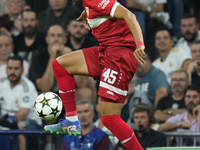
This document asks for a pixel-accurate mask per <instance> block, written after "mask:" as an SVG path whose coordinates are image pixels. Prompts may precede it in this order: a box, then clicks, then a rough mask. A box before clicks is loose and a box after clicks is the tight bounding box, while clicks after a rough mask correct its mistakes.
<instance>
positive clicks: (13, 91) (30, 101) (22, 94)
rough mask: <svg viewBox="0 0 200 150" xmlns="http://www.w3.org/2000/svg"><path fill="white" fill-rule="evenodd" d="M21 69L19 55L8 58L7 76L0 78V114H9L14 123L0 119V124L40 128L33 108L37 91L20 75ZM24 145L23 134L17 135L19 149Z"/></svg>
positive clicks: (39, 122)
mask: <svg viewBox="0 0 200 150" xmlns="http://www.w3.org/2000/svg"><path fill="white" fill-rule="evenodd" d="M23 70H24V69H23V59H22V58H21V57H19V56H12V57H9V58H8V60H7V68H6V72H7V78H3V79H1V80H0V85H1V86H0V104H1V115H9V116H10V118H11V120H12V121H13V122H14V123H12V122H9V121H7V120H4V119H1V120H0V125H1V126H5V127H9V128H11V129H13V128H14V129H40V128H41V125H42V121H41V119H40V118H39V117H38V115H37V114H36V113H35V110H34V102H35V99H36V98H37V91H36V89H35V86H34V85H33V83H32V82H31V81H30V80H28V79H27V78H26V77H24V76H22V73H23ZM15 121H16V122H15ZM31 143H34V142H33V141H31V142H30V143H29V144H31ZM25 146H26V145H25V138H24V136H22V135H19V147H20V150H22V149H25ZM30 148H31V147H30Z"/></svg>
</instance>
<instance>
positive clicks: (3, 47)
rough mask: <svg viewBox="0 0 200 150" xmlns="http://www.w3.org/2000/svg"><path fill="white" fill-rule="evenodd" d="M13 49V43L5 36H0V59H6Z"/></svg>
mask: <svg viewBox="0 0 200 150" xmlns="http://www.w3.org/2000/svg"><path fill="white" fill-rule="evenodd" d="M12 51H13V45H12V44H11V43H10V40H9V38H8V37H7V36H4V35H3V36H0V60H2V61H6V60H7V59H8V57H9V56H10V55H11V53H12Z"/></svg>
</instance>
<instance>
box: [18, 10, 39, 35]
mask: <svg viewBox="0 0 200 150" xmlns="http://www.w3.org/2000/svg"><path fill="white" fill-rule="evenodd" d="M37 23H38V22H37V19H36V14H35V13H34V12H24V13H23V18H22V29H23V32H24V34H25V35H27V36H29V37H32V36H34V35H35V34H36V30H37Z"/></svg>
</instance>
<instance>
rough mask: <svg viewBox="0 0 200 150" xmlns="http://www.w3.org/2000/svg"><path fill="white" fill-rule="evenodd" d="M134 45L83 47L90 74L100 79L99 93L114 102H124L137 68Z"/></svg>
mask: <svg viewBox="0 0 200 150" xmlns="http://www.w3.org/2000/svg"><path fill="white" fill-rule="evenodd" d="M133 51H134V47H108V48H105V49H104V50H103V51H100V50H99V47H98V46H94V47H91V48H86V49H83V53H84V56H85V60H86V64H87V67H88V72H89V75H90V76H92V77H93V78H94V79H100V84H99V91H98V95H99V96H102V97H106V98H108V99H110V100H111V101H112V102H116V103H124V101H125V98H126V95H127V91H128V85H129V82H130V80H131V79H132V78H133V76H134V74H135V71H136V69H137V65H138V62H137V60H136V59H135V57H134V55H133Z"/></svg>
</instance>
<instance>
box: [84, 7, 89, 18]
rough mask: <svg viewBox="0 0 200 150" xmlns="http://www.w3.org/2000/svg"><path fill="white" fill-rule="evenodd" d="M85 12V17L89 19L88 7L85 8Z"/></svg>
mask: <svg viewBox="0 0 200 150" xmlns="http://www.w3.org/2000/svg"><path fill="white" fill-rule="evenodd" d="M85 10H86V15H87V17H89V8H88V7H85Z"/></svg>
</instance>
